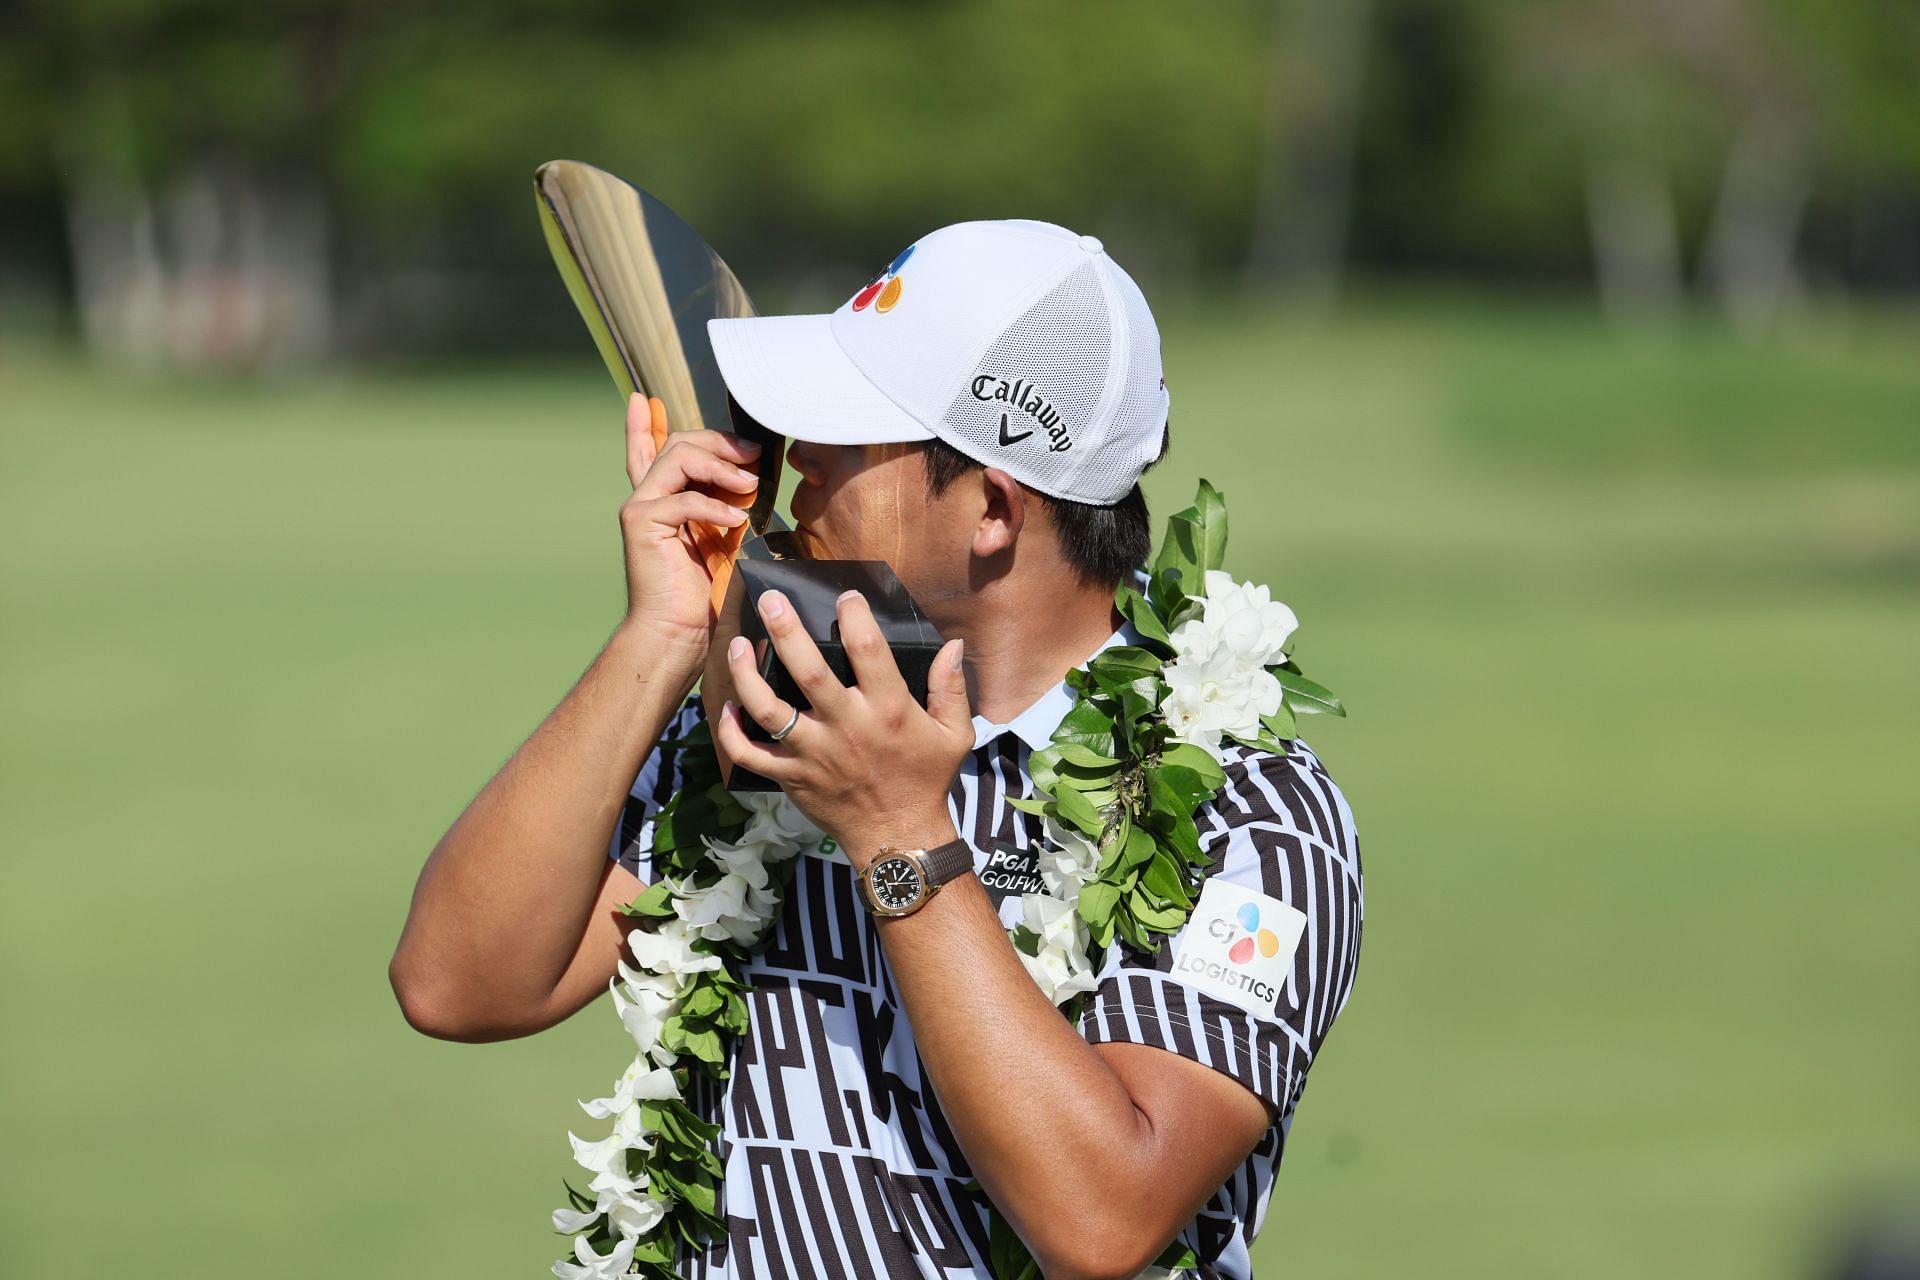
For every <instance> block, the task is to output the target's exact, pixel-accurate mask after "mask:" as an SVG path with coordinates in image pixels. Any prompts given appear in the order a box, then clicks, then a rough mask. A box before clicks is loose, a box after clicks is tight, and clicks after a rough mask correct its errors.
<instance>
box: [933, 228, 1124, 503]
mask: <svg viewBox="0 0 1920 1280" xmlns="http://www.w3.org/2000/svg"><path fill="white" fill-rule="evenodd" d="M1111 346H1112V327H1111V325H1110V324H1109V322H1108V317H1107V300H1106V295H1105V292H1104V291H1103V290H1102V289H1101V287H1100V280H1099V278H1098V276H1097V275H1096V274H1095V270H1094V266H1093V264H1092V263H1091V262H1089V263H1087V264H1086V265H1084V266H1081V267H1077V268H1075V269H1074V270H1072V271H1070V272H1068V273H1067V275H1066V277H1065V278H1064V279H1062V280H1061V281H1060V283H1059V284H1057V285H1055V286H1054V287H1053V288H1052V289H1051V290H1049V291H1048V292H1047V293H1046V294H1045V295H1044V296H1043V297H1042V298H1041V299H1040V300H1039V301H1038V302H1036V303H1034V304H1033V305H1032V306H1031V307H1029V308H1028V309H1027V310H1026V311H1025V312H1024V313H1023V314H1022V315H1021V316H1020V318H1019V319H1017V320H1015V321H1014V322H1013V323H1012V324H1010V325H1008V326H1007V328H1006V329H1005V331H1003V332H1002V333H1001V335H1000V337H999V339H998V340H997V341H995V342H994V344H993V345H992V346H991V347H989V348H987V352H986V354H985V355H983V356H981V357H980V360H979V362H978V363H977V364H976V365H975V366H974V370H973V377H972V379H971V380H970V381H969V382H968V383H967V384H966V385H965V386H963V387H962V388H961V389H960V394H958V395H956V396H955V397H954V398H953V402H952V403H951V404H950V405H949V406H948V407H947V412H946V415H945V417H944V419H943V422H944V425H945V427H946V428H947V430H946V431H944V432H942V433H941V434H942V435H943V436H945V437H946V439H947V440H948V442H949V443H951V444H952V445H953V446H954V447H955V448H956V449H959V450H960V451H961V452H962V453H964V454H966V455H967V456H968V457H970V458H973V459H974V460H975V461H978V462H984V463H986V464H987V465H988V466H991V467H1001V468H1004V469H1005V470H1006V471H1008V472H1009V473H1010V474H1012V475H1013V476H1015V477H1016V478H1018V479H1019V480H1020V481H1021V482H1022V483H1025V484H1029V485H1031V486H1033V487H1034V488H1036V489H1038V490H1040V491H1041V492H1042V493H1051V494H1054V495H1055V496H1061V493H1060V490H1061V489H1062V487H1063V485H1064V482H1065V480H1066V478H1067V477H1068V476H1069V475H1070V474H1072V473H1073V472H1075V471H1077V470H1083V469H1084V468H1085V465H1086V460H1087V458H1088V456H1089V455H1090V454H1096V453H1098V452H1099V450H1100V446H1101V441H1100V440H1099V439H1098V435H1099V434H1100V433H1098V432H1096V431H1095V430H1094V425H1095V412H1096V410H1098V408H1099V407H1100V400H1101V396H1102V395H1103V394H1104V392H1105V391H1106V386H1107V359H1108V355H1109V352H1110V351H1111ZM1136 470H1137V467H1136Z"/></svg>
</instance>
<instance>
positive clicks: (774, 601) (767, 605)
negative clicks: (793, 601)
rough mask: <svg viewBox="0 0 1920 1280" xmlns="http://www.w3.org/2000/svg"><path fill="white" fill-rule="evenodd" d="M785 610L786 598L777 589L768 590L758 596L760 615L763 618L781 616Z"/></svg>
mask: <svg viewBox="0 0 1920 1280" xmlns="http://www.w3.org/2000/svg"><path fill="white" fill-rule="evenodd" d="M786 612H787V598H786V597H785V596H783V595H781V594H780V593H779V592H778V591H769V592H767V594H765V595H763V596H761V597H760V616H761V617H763V618H778V617H783V616H784V615H785V614H786Z"/></svg>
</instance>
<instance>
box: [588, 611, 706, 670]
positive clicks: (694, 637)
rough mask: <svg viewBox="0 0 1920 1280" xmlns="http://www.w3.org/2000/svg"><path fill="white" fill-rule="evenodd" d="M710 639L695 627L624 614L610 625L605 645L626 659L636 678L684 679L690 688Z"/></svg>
mask: <svg viewBox="0 0 1920 1280" xmlns="http://www.w3.org/2000/svg"><path fill="white" fill-rule="evenodd" d="M710 640H711V637H710V636H708V635H706V634H704V633H702V632H701V631H698V630H694V629H691V628H687V627H681V626H675V625H672V624H669V623H661V622H659V621H656V620H653V619H649V618H644V617H635V616H633V615H632V614H628V615H627V616H626V617H624V618H622V619H621V620H620V625H619V626H617V627H615V628H614V630H613V636H612V638H611V639H609V640H608V642H607V648H609V649H612V650H617V651H618V652H619V653H620V654H621V655H622V656H623V657H624V658H626V659H627V665H628V666H630V667H631V668H632V669H633V671H634V675H635V677H636V678H637V679H640V680H650V679H652V678H654V677H656V676H657V677H659V678H660V679H662V680H665V681H668V682H670V683H679V682H681V681H683V680H684V681H685V682H686V683H687V684H688V687H691V685H692V682H693V681H694V680H696V679H698V678H699V675H700V670H701V668H702V667H704V666H705V665H706V662H707V647H708V644H709V643H710Z"/></svg>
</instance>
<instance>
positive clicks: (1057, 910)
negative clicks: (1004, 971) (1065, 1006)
mask: <svg viewBox="0 0 1920 1280" xmlns="http://www.w3.org/2000/svg"><path fill="white" fill-rule="evenodd" d="M1020 917H1021V923H1023V924H1025V925H1026V926H1027V928H1029V929H1031V930H1033V932H1034V933H1036V934H1038V935H1039V936H1040V953H1039V954H1038V955H1033V956H1030V955H1028V954H1027V953H1026V952H1024V951H1021V950H1020V949H1019V948H1018V947H1016V948H1014V953H1015V954H1016V955H1018V956H1019V957H1020V963H1021V964H1022V965H1024V966H1025V967H1026V970H1027V975H1028V976H1029V977H1031V978H1032V979H1033V981H1034V983H1035V984H1036V985H1037V986H1038V987H1039V988H1040V990H1041V991H1042V992H1044V993H1045V994H1046V997H1047V1000H1048V1001H1049V1002H1050V1003H1053V1004H1060V1003H1062V1002H1064V1001H1066V1000H1069V999H1071V998H1072V997H1073V996H1076V995H1078V994H1079V993H1080V992H1082V991H1091V990H1093V988H1094V975H1093V970H1092V969H1091V968H1090V967H1089V966H1088V964H1087V959H1086V955H1087V943H1088V936H1087V925H1086V922H1085V921H1084V920H1082V919H1081V918H1080V916H1079V913H1078V912H1076V911H1075V910H1074V907H1073V904H1072V903H1070V902H1063V901H1062V900H1060V899H1059V898H1055V897H1052V896H1050V895H1048V894H1044V893H1023V894H1021V895H1020Z"/></svg>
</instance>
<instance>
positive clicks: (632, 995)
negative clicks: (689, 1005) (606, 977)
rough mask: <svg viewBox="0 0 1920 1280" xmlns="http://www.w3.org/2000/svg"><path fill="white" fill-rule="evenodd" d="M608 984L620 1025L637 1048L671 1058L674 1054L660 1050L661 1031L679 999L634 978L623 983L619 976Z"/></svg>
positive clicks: (659, 1056) (676, 1007)
mask: <svg viewBox="0 0 1920 1280" xmlns="http://www.w3.org/2000/svg"><path fill="white" fill-rule="evenodd" d="M622 969H623V970H624V969H625V966H622ZM642 981H643V982H644V981H645V979H644V978H643V979H642ZM607 985H608V986H609V987H610V988H611V989H612V991H613V1009H614V1012H615V1013H617V1014H619V1015H620V1024H621V1025H622V1026H624V1027H625V1028H626V1029H627V1034H628V1035H630V1036H632V1037H633V1043H634V1047H635V1048H637V1049H639V1050H640V1052H641V1053H644V1054H647V1055H649V1056H651V1057H653V1058H655V1059H656V1060H659V1059H660V1058H662V1057H663V1056H664V1057H666V1059H667V1060H668V1061H671V1060H672V1058H671V1055H670V1054H668V1055H663V1053H662V1051H661V1049H660V1031H661V1029H662V1028H663V1027H664V1026H665V1025H666V1022H667V1019H668V1018H670V1017H672V1016H673V1014H674V1012H675V1010H677V1009H678V1008H679V1007H680V1002H679V1001H678V1000H675V999H672V998H671V997H668V996H665V995H662V994H661V993H660V991H659V989H658V988H657V987H654V986H652V985H644V986H643V985H641V983H636V982H631V981H629V982H626V983H622V982H620V981H619V980H618V979H614V980H611V981H609V982H608V984H607ZM623 986H624V988H625V990H624V992H623V991H622V987H623Z"/></svg>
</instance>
